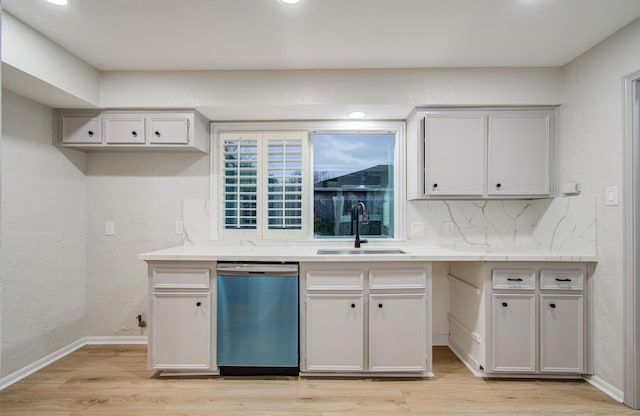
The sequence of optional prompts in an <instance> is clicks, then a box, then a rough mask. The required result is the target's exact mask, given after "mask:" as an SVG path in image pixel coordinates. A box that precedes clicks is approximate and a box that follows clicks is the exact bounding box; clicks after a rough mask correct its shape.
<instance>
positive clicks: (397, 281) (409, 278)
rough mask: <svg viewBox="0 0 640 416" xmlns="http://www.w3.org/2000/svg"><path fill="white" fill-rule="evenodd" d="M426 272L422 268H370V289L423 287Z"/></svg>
mask: <svg viewBox="0 0 640 416" xmlns="http://www.w3.org/2000/svg"><path fill="white" fill-rule="evenodd" d="M426 277H427V273H426V272H425V271H424V270H422V269H413V270H403V269H399V270H371V271H369V287H370V288H371V289H424V287H425V281H426Z"/></svg>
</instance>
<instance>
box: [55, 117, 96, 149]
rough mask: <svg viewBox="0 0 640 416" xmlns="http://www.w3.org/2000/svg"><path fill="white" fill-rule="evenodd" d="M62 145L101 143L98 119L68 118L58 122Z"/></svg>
mask: <svg viewBox="0 0 640 416" xmlns="http://www.w3.org/2000/svg"><path fill="white" fill-rule="evenodd" d="M60 136H61V142H62V144H64V145H66V144H69V145H71V144H87V143H97V144H99V143H102V125H101V121H100V119H99V118H96V117H91V116H68V117H65V118H63V119H61V120H60Z"/></svg>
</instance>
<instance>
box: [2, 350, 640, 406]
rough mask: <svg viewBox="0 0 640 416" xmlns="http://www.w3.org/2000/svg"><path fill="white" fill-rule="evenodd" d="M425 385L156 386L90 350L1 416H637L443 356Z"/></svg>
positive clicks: (142, 366)
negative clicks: (486, 374)
mask: <svg viewBox="0 0 640 416" xmlns="http://www.w3.org/2000/svg"><path fill="white" fill-rule="evenodd" d="M434 364H435V365H434V373H436V377H435V378H433V379H428V380H417V379H416V380H400V379H394V380H371V379H313V378H305V379H298V378H277V377H271V378H224V379H222V378H197V379H181V378H169V379H166V378H158V377H155V376H154V373H153V372H151V371H147V370H146V347H145V346H113V345H110V346H86V347H83V348H81V349H80V350H78V351H76V352H74V353H72V354H70V355H68V356H67V357H65V358H63V359H61V360H59V361H57V362H55V363H53V364H51V365H50V366H48V367H46V368H45V369H43V370H41V371H38V372H37V373H35V374H33V375H31V376H29V377H27V378H26V379H24V380H22V381H20V382H18V383H16V384H14V385H12V386H10V387H8V388H7V389H5V390H4V391H2V392H0V415H2V416H10V415H47V416H62V415H74V416H75V415H78V416H79V415H83V416H84V415H120V416H125V415H136V416H144V415H154V416H156V415H190V416H191V415H193V416H200V415H210V416H216V415H231V416H240V415H248V416H271V415H285V416H286V415H291V416H293V415H300V416H311V415H313V416H356V415H363V416H364V415H367V416H390V415H407V416H410V415H414V416H417V415H419V416H426V415H518V416H526V415H636V416H639V415H640V411H634V410H631V409H629V408H628V407H625V406H624V405H622V404H619V403H617V402H615V401H614V400H612V399H610V398H609V397H608V396H606V395H605V394H604V393H601V392H599V391H598V390H596V389H595V388H593V387H592V386H590V385H589V384H587V383H586V382H582V381H540V380H526V381H514V380H510V381H506V380H485V379H481V378H476V377H473V376H472V375H471V374H470V373H469V372H468V371H467V369H466V368H465V367H464V366H463V365H462V363H460V361H458V359H457V358H456V357H455V356H454V355H453V354H452V353H451V351H449V349H447V348H446V347H436V348H434Z"/></svg>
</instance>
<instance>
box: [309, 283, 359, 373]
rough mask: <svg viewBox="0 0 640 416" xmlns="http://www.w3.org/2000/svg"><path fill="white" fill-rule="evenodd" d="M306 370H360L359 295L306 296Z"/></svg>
mask: <svg viewBox="0 0 640 416" xmlns="http://www.w3.org/2000/svg"><path fill="white" fill-rule="evenodd" d="M306 341H307V342H306V345H307V369H308V370H310V371H327V370H333V371H362V370H363V369H364V356H363V351H364V302H363V299H362V295H330V294H312V295H307V339H306Z"/></svg>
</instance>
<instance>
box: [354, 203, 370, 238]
mask: <svg viewBox="0 0 640 416" xmlns="http://www.w3.org/2000/svg"><path fill="white" fill-rule="evenodd" d="M354 209H355V211H356V215H355V217H356V241H355V245H354V247H355V248H360V244H364V243H368V241H367V240H366V239H364V240H361V239H360V212H361V211H362V224H369V216H368V215H367V207H366V206H365V205H364V202H358V204H357V205H356V206H355V207H354Z"/></svg>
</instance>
